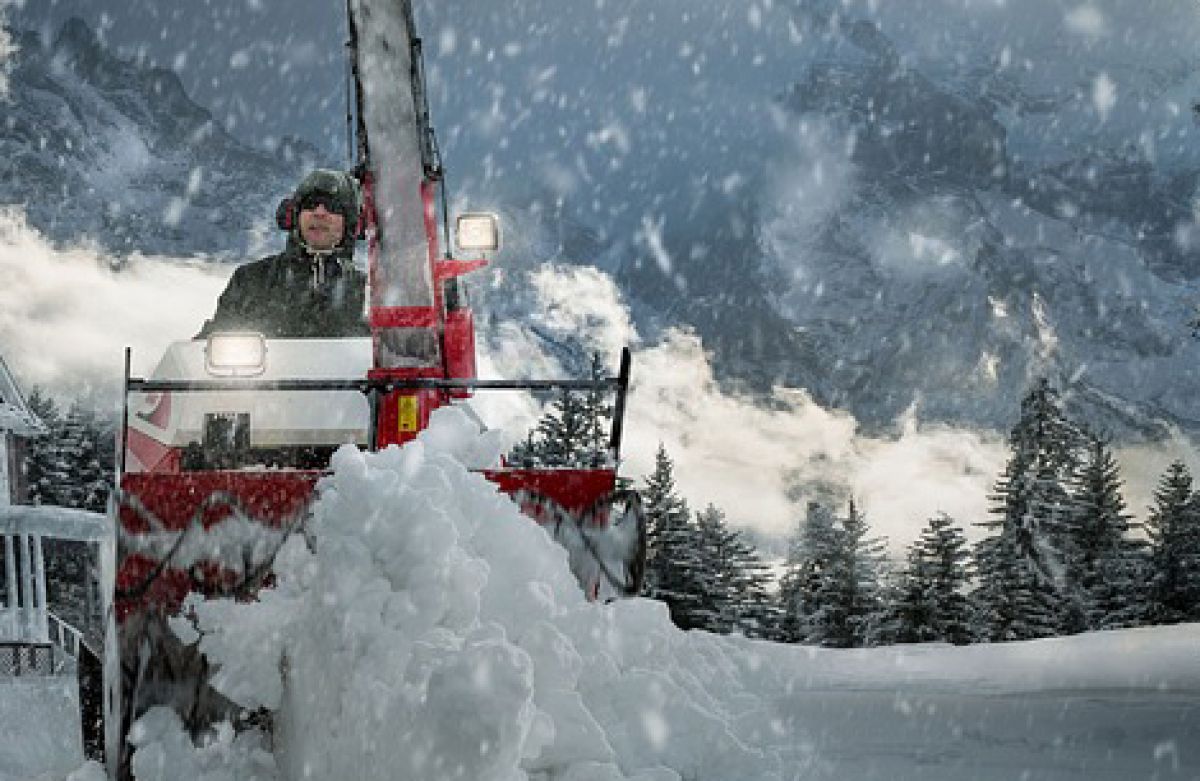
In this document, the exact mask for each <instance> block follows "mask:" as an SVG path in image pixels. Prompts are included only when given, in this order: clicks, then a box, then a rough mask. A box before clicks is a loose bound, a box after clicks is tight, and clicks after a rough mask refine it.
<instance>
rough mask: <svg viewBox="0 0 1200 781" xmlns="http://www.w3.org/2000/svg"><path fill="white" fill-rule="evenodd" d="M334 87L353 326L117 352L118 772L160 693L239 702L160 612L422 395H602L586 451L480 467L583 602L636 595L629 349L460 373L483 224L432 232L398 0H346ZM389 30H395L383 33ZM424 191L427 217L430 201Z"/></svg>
mask: <svg viewBox="0 0 1200 781" xmlns="http://www.w3.org/2000/svg"><path fill="white" fill-rule="evenodd" d="M347 10H348V12H349V29H350V46H349V50H350V54H351V58H350V60H351V62H350V66H351V69H352V73H353V80H352V83H353V85H354V88H353V89H354V100H353V104H354V106H355V107H356V108H357V111H356V112H355V113H356V116H353V117H351V118H350V121H351V122H352V123H353V133H352V134H351V135H352V137H353V143H354V145H355V151H356V153H357V161H358V162H357V164H356V166H355V168H354V172H353V173H354V176H355V177H356V178H357V180H358V182H359V184H360V186H361V190H362V195H363V204H362V214H361V220H360V224H361V225H362V226H364V229H363V231H362V235H361V236H360V238H362V237H365V238H366V239H367V241H368V264H369V298H368V301H369V313H368V314H369V323H370V332H371V335H370V337H369V338H368V337H353V338H335V339H266V338H263V337H262V336H260V335H258V334H253V333H235V334H212V335H211V336H210V337H209V339H208V341H207V342H204V341H190V342H180V343H176V344H174V345H173V346H171V347H170V348H169V349H168V351H167V352H166V354H165V356H164V357H163V359H162V361H161V362H160V364H159V365H158V367H157V369H156V370H155V371H154V372H153V374H152V376H151V377H149V378H136V377H132V376H131V375H130V357H129V354H128V353H127V354H126V362H125V413H124V425H123V427H122V432H123V435H122V443H121V448H120V463H119V465H118V475H119V477H118V486H117V490H116V491H115V492H114V498H113V501H112V503H111V506H112V512H113V515H114V517H115V522H116V523H115V526H116V528H117V532H118V554H117V555H118V562H117V568H116V583H115V595H114V596H115V599H114V616H115V622H114V627H115V631H114V632H113V633H112V640H111V642H110V646H115V647H114V648H112V649H111V652H110V653H109V654H107V657H108V658H107V660H106V663H107V667H106V672H105V679H106V698H105V700H106V719H105V744H106V760H107V763H108V766H109V771H110V774H111V775H114V776H116V777H120V778H129V777H130V773H131V768H130V764H129V763H130V759H131V754H130V749H129V746H128V744H127V742H126V740H125V738H126V736H127V734H128V730H129V729H130V727H131V725H132V723H133V721H134V720H136V719H137V718H138V717H139V716H140V715H141V714H143V713H144V712H145V711H146V710H147V709H148V708H150V707H152V706H156V705H165V706H168V707H171V708H173V709H174V710H175V712H176V713H177V714H179V716H180V717H181V719H182V720H183V722H184V724H186V725H187V726H188V728H189V729H190V730H192V732H193V734H199V733H201V732H203V731H204V730H205V729H207V728H208V727H209V726H210V725H212V724H214V723H216V722H218V721H221V720H225V719H230V720H232V721H233V722H234V723H235V725H236V724H238V723H239V721H245V720H249V721H250V722H253V723H261V722H262V721H264V720H265V721H267V722H268V723H269V721H270V715H269V714H245V713H239V711H238V709H237V708H236V707H235V706H233V704H232V703H230V702H228V701H226V700H224V699H223V698H222V697H221V696H220V694H219V693H217V692H216V691H215V690H214V689H212V688H211V687H209V686H208V684H207V681H208V677H209V675H208V674H209V671H208V670H207V667H206V662H205V660H204V658H203V656H202V655H201V654H200V653H199V651H198V650H197V648H196V646H195V645H194V644H193V645H188V644H185V643H184V642H183V641H181V640H180V639H179V637H178V636H177V634H176V632H175V631H174V629H173V626H175V627H177V626H178V625H179V624H178V618H179V617H180V615H181V612H184V611H186V606H185V604H186V600H187V598H188V596H189V595H191V594H201V595H205V596H218V595H223V596H231V597H235V598H241V599H252V598H254V596H255V594H256V593H257V592H258V590H259V589H260V588H261V587H263V586H264V585H265V584H267V583H269V582H270V579H271V577H272V575H271V566H272V562H273V559H274V556H275V553H276V552H277V551H278V550H279V549H280V548H281V547H282V545H283V543H284V541H285V540H286V539H287V538H288V537H289V535H291V534H294V533H300V532H302V531H303V526H304V521H305V518H306V516H307V513H308V510H309V507H310V505H311V502H312V501H313V499H314V494H315V491H316V487H317V483H318V480H319V479H320V477H321V475H322V474H323V472H324V470H325V469H327V467H328V463H329V457H330V455H331V454H332V453H333V451H334V450H336V449H337V448H338V447H340V446H342V445H344V444H346V443H353V444H356V445H358V446H360V447H364V448H370V449H380V448H385V447H388V446H391V445H403V444H405V443H407V442H409V441H411V440H413V439H414V438H416V437H417V436H418V435H419V434H420V432H421V431H423V430H424V429H425V428H426V426H427V425H428V424H429V419H430V415H431V414H432V413H433V412H434V411H435V410H436V409H438V408H439V407H442V406H446V405H451V404H456V405H462V404H465V403H466V402H467V400H468V399H470V398H471V397H472V395H473V394H476V393H478V392H484V391H489V392H490V391H497V390H506V389H512V390H528V391H567V392H571V391H584V392H590V393H596V392H605V393H611V394H613V396H614V404H613V427H612V431H611V437H610V442H609V450H610V454H609V458H608V460H607V462H606V463H604V464H602V465H600V466H596V467H592V468H509V467H506V466H503V465H501V466H498V467H496V468H494V469H488V470H485V471H484V472H483V474H484V475H485V476H486V477H487V478H488V479H489V480H491V481H493V482H494V483H495V484H496V485H497V486H498V487H499V489H500V490H501V491H503V492H505V493H508V494H509V495H511V496H513V498H514V499H515V500H516V501H517V503H518V504H519V506H520V507H521V508H522V510H523V511H525V513H526V514H528V515H530V516H531V517H532V518H533V519H534V520H536V521H537V522H538V523H540V524H541V525H542V526H543V528H546V529H547V530H548V531H549V532H550V533H551V534H552V535H553V536H554V537H555V538H556V539H557V540H559V541H560V542H561V543H562V544H563V545H564V546H565V547H566V548H567V550H568V554H569V558H570V561H571V565H572V569H573V571H574V572H575V574H576V576H577V578H578V579H579V582H580V584H581V586H582V587H583V589H584V591H585V593H586V594H587V596H588V597H589V598H591V599H609V598H614V597H618V596H622V595H630V594H636V593H637V591H638V590H639V588H640V580H641V574H642V568H643V564H644V556H645V531H646V530H645V518H644V515H643V513H642V510H641V505H640V501H639V499H638V496H637V493H636V492H634V491H630V490H623V489H621V488H620V487H619V485H618V482H617V477H616V469H617V464H618V460H619V454H620V446H621V434H622V421H623V416H624V405H625V395H626V391H627V389H628V386H629V373H630V354H629V351H628V350H627V349H626V350H625V351H623V353H622V355H621V360H620V369H619V371H618V372H617V374H616V375H615V376H612V377H604V378H600V379H589V380H571V379H558V380H535V381H507V380H488V379H479V378H478V377H477V373H476V363H475V324H474V318H473V315H472V312H471V309H470V308H469V306H467V304H466V299H465V295H464V291H463V289H462V287H461V285H460V278H461V277H462V276H463V275H464V274H466V273H469V272H471V271H475V270H477V269H481V268H483V267H485V266H486V265H487V262H488V261H487V259H486V257H485V255H484V253H486V252H489V251H494V250H495V249H497V248H498V243H499V229H498V226H497V221H496V218H495V217H493V216H492V215H489V214H481V213H473V214H464V215H462V216H461V217H459V219H458V222H457V233H458V237H459V241H458V246H459V248H460V250H461V251H465V252H470V253H478V254H477V255H476V256H475V257H473V258H472V259H468V260H460V259H456V258H453V257H451V255H450V254H449V251H448V250H447V252H446V253H445V254H443V253H442V251H441V249H440V245H439V222H440V227H441V229H442V232H443V233H444V235H445V239H446V241H445V246H447V247H449V245H450V241H449V238H450V237H449V233H450V225H449V218H448V213H447V211H448V210H447V208H446V195H445V190H444V186H443V175H442V167H441V160H440V156H439V153H438V149H437V143H436V140H435V138H434V135H433V130H432V127H431V126H430V124H429V113H428V108H427V106H426V103H425V90H424V80H423V72H422V69H421V64H420V63H421V44H420V40H419V39H418V38H417V37H416V36H415V33H414V28H413V19H412V9H411V6H410V2H409V0H348V3H347ZM405 35H407V39H408V43H409V45H408V46H404V45H397V42H398V41H402V40H403V36H405ZM439 196H440V206H441V217H440V220H439V215H438V209H437V205H438V201H439Z"/></svg>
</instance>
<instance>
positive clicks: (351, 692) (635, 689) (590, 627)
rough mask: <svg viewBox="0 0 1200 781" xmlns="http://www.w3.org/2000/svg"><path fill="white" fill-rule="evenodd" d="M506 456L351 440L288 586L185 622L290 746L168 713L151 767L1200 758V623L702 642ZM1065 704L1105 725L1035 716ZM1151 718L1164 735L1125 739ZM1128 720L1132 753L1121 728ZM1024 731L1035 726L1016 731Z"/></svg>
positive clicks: (498, 770)
mask: <svg viewBox="0 0 1200 781" xmlns="http://www.w3.org/2000/svg"><path fill="white" fill-rule="evenodd" d="M496 455H497V447H496V444H495V442H494V441H493V440H492V439H491V438H489V437H486V436H484V435H481V434H480V433H479V431H478V430H477V428H476V426H475V424H474V423H472V422H471V421H470V420H469V419H467V418H466V417H465V416H464V415H463V414H462V413H461V412H459V411H457V410H454V409H443V410H439V411H438V413H436V414H435V416H434V418H433V421H432V423H431V425H430V427H429V429H428V430H427V431H425V432H424V433H422V435H421V436H420V438H419V439H418V440H417V441H416V442H414V443H412V444H411V445H409V446H406V447H404V448H403V449H396V448H389V449H387V450H385V451H382V452H379V453H375V454H371V453H365V452H361V451H358V450H356V449H354V448H349V447H347V448H343V449H342V450H340V451H339V452H338V453H337V454H336V456H335V458H334V461H333V472H332V474H331V475H330V476H329V477H328V478H326V479H325V480H324V481H323V483H322V484H321V486H320V489H319V498H318V500H317V501H316V503H315V505H314V511H313V516H312V518H311V521H310V523H309V525H308V528H307V529H306V534H305V535H304V537H301V536H294V537H292V538H291V539H289V540H288V542H287V543H286V544H285V545H284V547H283V549H282V552H281V554H280V556H279V558H278V560H277V567H276V569H277V572H278V583H277V585H276V587H275V588H273V589H271V590H267V591H264V592H263V593H262V595H261V598H260V599H259V600H258V601H257V602H255V603H251V604H238V603H235V602H231V601H226V600H221V601H209V602H201V601H196V602H194V603H193V604H192V605H191V608H192V610H193V616H194V620H193V621H192V622H191V623H189V622H187V621H182V620H181V621H179V622H177V624H176V629H177V631H178V632H179V634H180V636H181V637H183V638H184V639H185V641H192V642H198V643H199V644H200V647H201V649H202V650H203V651H204V653H206V654H207V655H208V656H209V658H210V659H211V660H212V661H213V662H214V663H215V664H216V666H217V672H216V673H215V677H214V684H215V685H216V686H217V688H219V689H220V690H221V691H222V692H223V693H225V694H226V695H227V696H229V697H230V698H232V699H233V700H234V701H236V702H237V703H238V704H239V705H241V706H243V707H244V708H246V709H247V711H254V710H256V709H259V708H266V709H269V710H270V711H272V713H273V729H272V730H271V731H270V732H271V734H266V732H262V733H256V732H242V733H240V734H235V733H234V731H233V729H232V728H228V727H227V728H224V729H222V730H219V731H218V732H217V733H216V734H214V735H212V736H209V737H208V738H207V739H206V740H205V741H203V742H202V743H201V745H199V746H196V745H194V744H193V743H192V741H191V739H190V738H189V737H188V736H187V734H186V732H185V731H184V730H183V729H182V727H181V724H180V722H179V719H178V718H177V717H176V716H175V715H174V714H173V713H171V712H170V711H166V710H163V709H157V710H153V711H151V712H150V713H148V714H147V715H146V716H145V717H143V718H142V719H141V720H140V721H139V722H138V723H137V724H136V725H135V727H134V730H133V732H132V734H131V739H132V740H133V741H134V743H135V744H136V745H137V752H136V754H135V756H134V769H135V772H136V774H137V776H138V778H140V779H162V780H163V781H165V780H166V779H181V778H188V779H205V780H208V779H228V778H237V779H260V780H265V779H285V778H286V779H301V778H340V779H364V780H366V779H398V778H420V779H451V778H454V779H460V778H461V779H489V780H491V779H496V780H499V779H542V780H544V781H582V780H583V779H598V780H602V781H621V780H622V779H629V780H634V779H636V780H638V781H678V779H713V780H714V781H728V780H729V779H738V778H740V779H782V778H794V777H797V775H805V776H812V777H823V778H838V777H842V778H848V777H854V778H864V777H872V776H873V775H874V774H875V772H884V771H886V772H887V774H888V776H889V777H890V778H908V777H912V778H916V777H921V778H938V777H945V778H952V777H955V774H957V777H959V778H962V777H992V776H987V775H986V773H985V774H984V775H983V776H980V775H979V774H978V773H977V772H975V771H976V770H978V768H975V766H974V765H973V764H972V761H973V760H972V756H973V755H972V753H971V750H972V745H973V741H974V742H977V743H978V744H979V745H981V746H983V747H984V750H986V751H988V752H990V754H989V756H990V757H991V759H989V763H990V764H992V769H994V770H996V772H997V773H1000V774H1001V775H1003V774H1005V773H1007V774H1008V775H1007V776H1005V777H1012V768H1013V767H1030V766H1032V767H1034V768H1037V767H1041V766H1042V765H1039V764H1038V762H1039V761H1040V760H1039V759H1038V757H1037V756H1036V754H1037V752H1036V750H1035V751H1033V756H1031V748H1030V745H1031V743H1030V741H1031V740H1033V741H1034V743H1033V744H1032V745H1035V747H1036V743H1037V741H1041V742H1043V743H1044V744H1045V745H1046V746H1049V747H1050V748H1048V749H1047V751H1048V752H1049V753H1048V754H1047V755H1046V756H1048V757H1050V758H1051V760H1052V762H1051V766H1052V767H1053V766H1055V765H1054V763H1058V766H1064V765H1063V763H1069V762H1071V761H1072V757H1073V756H1074V754H1072V753H1071V752H1083V753H1084V754H1085V755H1087V756H1092V753H1091V752H1093V751H1095V752H1099V758H1097V759H1093V760H1090V761H1091V764H1090V765H1089V766H1090V767H1101V768H1103V767H1106V766H1109V765H1111V766H1112V767H1113V768H1114V769H1115V770H1116V771H1117V772H1118V773H1125V774H1127V775H1125V776H1124V777H1132V776H1130V775H1128V773H1143V772H1150V771H1151V770H1153V769H1154V768H1155V767H1156V766H1157V765H1158V764H1159V763H1160V762H1162V761H1166V765H1165V766H1164V767H1167V768H1168V769H1170V768H1172V767H1174V768H1176V769H1179V770H1181V772H1193V771H1194V770H1195V769H1196V764H1195V762H1196V761H1197V758H1196V757H1195V756H1192V754H1195V753H1196V752H1195V751H1193V749H1194V747H1196V746H1200V708H1198V707H1197V705H1196V703H1197V699H1198V698H1197V694H1198V693H1200V657H1198V655H1197V654H1195V652H1194V651H1195V648H1196V643H1197V639H1198V637H1200V633H1198V632H1197V631H1196V628H1195V627H1191V626H1185V627H1172V628H1163V629H1156V630H1146V631H1129V632H1120V633H1104V634H1103V635H1100V634H1097V635H1092V636H1087V637H1083V638H1068V639H1063V640H1055V641H1044V642H1039V643H1022V644H1011V645H1008V646H977V647H971V648H964V649H954V648H948V647H938V646H917V647H910V648H892V649H870V650H863V651H827V650H820V649H812V648H803V647H796V646H777V645H772V644H770V643H764V642H757V641H750V640H746V639H744V638H737V637H719V636H714V635H710V634H706V633H703V632H692V633H683V632H680V631H678V630H676V629H675V628H674V627H673V626H672V625H671V624H670V622H669V620H668V617H667V613H666V610H665V608H664V607H663V606H662V605H660V604H658V603H655V602H652V601H648V600H640V599H639V600H628V601H622V602H616V603H612V604H608V605H598V604H590V603H587V602H585V601H584V599H583V597H582V595H581V594H580V592H579V589H578V587H577V586H576V584H575V582H574V580H573V578H572V576H571V574H570V571H569V570H568V568H567V561H566V554H565V552H564V551H563V550H562V549H560V548H559V547H558V546H556V545H555V544H554V543H552V542H551V541H550V539H549V537H548V536H547V535H546V534H545V533H544V532H543V531H542V530H541V529H540V528H538V527H537V526H535V525H534V524H531V523H530V522H529V521H528V520H527V519H526V518H525V517H524V516H522V515H521V514H520V513H519V512H518V510H517V509H516V507H515V506H514V505H513V504H512V502H511V501H510V500H509V499H508V498H507V497H505V496H504V495H502V494H500V493H498V491H497V489H496V488H495V486H493V485H492V484H490V483H488V482H487V481H485V480H484V479H483V478H482V477H481V476H479V475H477V474H474V473H472V472H470V471H469V470H468V468H467V467H468V466H477V465H482V464H486V463H490V462H491V461H492V460H493V459H494V458H495V456H496ZM1021 692H1034V693H1036V694H1037V697H1039V698H1040V699H1039V700H1038V701H1039V702H1041V703H1042V705H1041V706H1038V705H1036V703H1035V705H1033V706H1030V705H1029V704H1028V702H1027V701H1026V700H1023V699H1021V698H1020V696H1017V695H1019V694H1020V693H1021ZM1113 692H1118V693H1119V696H1118V695H1114V694H1113ZM1014 697H1016V699H1014ZM1073 697H1074V698H1076V699H1077V700H1078V701H1079V702H1082V703H1083V705H1081V706H1079V707H1077V708H1076V709H1075V710H1073V711H1072V717H1073V718H1072V719H1067V720H1066V721H1064V720H1063V718H1062V714H1063V713H1066V712H1067V711H1068V710H1069V709H1070V705H1069V703H1070V702H1071V701H1072V698H1073ZM972 698H974V700H973V699H972ZM973 701H976V702H979V703H982V704H981V705H977V706H973V705H971V703H972V702H973ZM1089 703H1090V705H1089ZM1097 703H1099V704H1098V705H1097ZM1147 703H1149V704H1147ZM939 705H940V706H942V708H943V709H942V711H941V715H938V716H936V725H937V726H936V728H935V727H934V726H933V725H934V723H935V721H934V717H933V716H932V715H931V714H933V713H937V712H938V710H937V706H939ZM1047 707H1049V708H1050V709H1051V710H1052V711H1053V712H1054V713H1058V714H1059V717H1058V719H1057V722H1055V723H1056V724H1058V728H1060V729H1067V730H1075V731H1076V732H1080V731H1082V733H1081V734H1082V735H1083V736H1084V737H1083V738H1080V737H1079V736H1078V735H1076V736H1075V737H1073V738H1071V739H1069V740H1063V739H1062V734H1061V733H1059V734H1057V735H1056V733H1055V732H1054V730H1053V729H1046V728H1045V723H1044V721H1039V720H1038V719H1036V718H1033V717H1030V719H1029V720H1028V723H1029V725H1030V726H1029V727H1028V728H1026V727H1024V726H1022V724H1023V722H1022V721H1021V719H1019V718H1015V716H1014V715H1013V714H1014V709H1015V713H1026V714H1028V713H1033V714H1035V715H1037V714H1039V713H1043V711H1044V710H1045V708H1047ZM973 708H974V710H973ZM1039 708H1041V709H1042V710H1038V709H1039ZM1131 708H1133V709H1134V711H1133V712H1135V713H1136V714H1137V717H1136V719H1132V721H1136V722H1138V723H1140V724H1143V725H1146V726H1143V727H1141V728H1138V729H1134V728H1132V727H1129V726H1128V725H1129V724H1130V723H1131V716H1130V709H1131ZM987 714H994V715H992V716H988V715H987ZM1043 715H1044V713H1043ZM947 719H949V720H948V721H947ZM831 720H832V721H831ZM1051 721H1054V719H1051ZM831 724H837V725H841V726H840V727H837V728H831ZM1122 724H1125V725H1126V727H1124V728H1123V729H1127V730H1128V732H1127V733H1123V734H1126V739H1125V740H1124V743H1123V744H1121V745H1118V746H1116V748H1115V751H1116V752H1117V758H1118V760H1120V761H1115V760H1113V751H1114V749H1113V748H1112V747H1107V748H1106V742H1111V741H1109V738H1110V737H1111V734H1112V733H1111V731H1106V730H1110V729H1111V728H1118V727H1120V725H1122ZM1013 725H1017V726H1016V727H1015V729H1016V730H1017V731H1018V732H1022V730H1025V729H1028V732H1029V734H1025V733H1024V732H1022V734H1021V737H1020V738H1019V739H1017V740H1015V741H1010V739H1009V738H1008V737H1007V736H1006V735H1004V730H1012V729H1014V726H1013ZM905 730H907V731H908V733H911V734H910V735H908V737H904V735H905V734H906V733H905ZM898 734H900V736H901V737H897V735H898ZM877 735H882V736H884V737H882V738H879V737H877ZM995 735H999V737H998V738H997V739H996V740H992V737H993V736H995ZM873 741H875V743H873ZM889 741H891V742H889ZM1055 741H1057V742H1055ZM1189 741H1192V742H1191V743H1190V744H1189ZM876 744H878V745H885V744H886V745H887V747H888V748H887V751H890V752H891V754H892V755H894V756H899V757H900V761H899V762H897V761H893V759H884V758H881V755H880V754H878V753H877V752H875V751H873V750H872V748H873V747H875V748H877V747H878V745H876ZM1054 746H1058V748H1053V747H1054ZM860 747H861V750H859V749H860ZM1101 749H1103V751H1102V750H1101ZM1104 751H1107V752H1108V753H1107V755H1105V754H1104ZM997 752H999V754H998V758H997V756H996V755H997ZM1064 752H1065V753H1064ZM1189 752H1191V753H1190V754H1189ZM886 756H887V754H886V752H885V754H884V755H883V757H886ZM1104 756H1107V757H1108V759H1107V760H1105V759H1104ZM931 757H932V759H931ZM1181 757H1183V758H1184V760H1185V761H1183V762H1182V763H1181V762H1180V758H1181ZM864 758H865V760H869V761H873V762H877V763H879V765H878V766H877V765H870V766H864V765H861V764H858V765H856V764H854V763H855V762H862V761H864ZM1164 758H1165V760H1164ZM1043 759H1044V758H1043ZM1106 762H1107V763H1108V765H1106V764H1105V763H1106ZM1172 762H1174V764H1171V763H1172ZM1030 763H1032V765H1031V764H1030ZM1097 763H1099V764H1097ZM1043 764H1044V763H1043ZM938 767H941V768H942V769H943V770H944V771H945V772H946V773H947V774H946V775H943V774H941V773H939V772H936V770H937V768H938ZM839 768H840V769H839ZM854 768H857V769H854ZM864 768H866V770H868V771H869V772H860V771H863V770H864ZM1189 768H1190V769H1189ZM846 772H849V775H846V774H845V773H846ZM839 773H842V774H841V775H839ZM1101 776H1103V774H1101ZM995 777H999V776H995ZM1032 777H1054V774H1053V773H1051V774H1050V775H1045V774H1038V773H1035V774H1034V775H1033V776H1032ZM1111 777H1114V778H1115V777H1120V776H1119V775H1118V776H1111Z"/></svg>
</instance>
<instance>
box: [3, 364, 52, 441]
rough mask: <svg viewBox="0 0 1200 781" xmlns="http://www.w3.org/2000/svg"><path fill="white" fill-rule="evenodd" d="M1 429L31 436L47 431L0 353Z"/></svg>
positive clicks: (40, 434)
mask: <svg viewBox="0 0 1200 781" xmlns="http://www.w3.org/2000/svg"><path fill="white" fill-rule="evenodd" d="M6 413H7V414H6ZM0 431H12V432H13V433H16V434H21V435H24V436H30V437H38V436H42V435H43V434H45V433H46V424H45V423H43V422H42V420H41V418H39V417H38V416H37V414H35V413H34V411H33V409H32V408H31V407H30V406H29V403H28V402H27V401H25V397H24V396H23V395H21V389H20V388H19V387H17V381H16V379H15V378H14V377H13V375H12V372H10V371H9V370H8V364H6V363H5V362H4V356H3V355H0Z"/></svg>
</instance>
